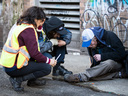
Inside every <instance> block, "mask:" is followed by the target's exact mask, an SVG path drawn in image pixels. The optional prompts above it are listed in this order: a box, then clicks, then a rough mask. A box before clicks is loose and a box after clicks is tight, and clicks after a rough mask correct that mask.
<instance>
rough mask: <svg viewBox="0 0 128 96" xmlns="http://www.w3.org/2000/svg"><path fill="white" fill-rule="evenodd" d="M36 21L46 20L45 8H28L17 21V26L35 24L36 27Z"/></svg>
mask: <svg viewBox="0 0 128 96" xmlns="http://www.w3.org/2000/svg"><path fill="white" fill-rule="evenodd" d="M35 19H37V20H42V21H44V19H46V15H45V13H44V11H43V8H40V7H37V6H32V7H30V8H28V9H27V10H26V11H25V12H24V13H23V14H22V15H21V16H20V18H19V19H18V20H17V25H21V24H22V23H24V22H26V23H27V24H33V25H34V26H35V27H36V23H35Z"/></svg>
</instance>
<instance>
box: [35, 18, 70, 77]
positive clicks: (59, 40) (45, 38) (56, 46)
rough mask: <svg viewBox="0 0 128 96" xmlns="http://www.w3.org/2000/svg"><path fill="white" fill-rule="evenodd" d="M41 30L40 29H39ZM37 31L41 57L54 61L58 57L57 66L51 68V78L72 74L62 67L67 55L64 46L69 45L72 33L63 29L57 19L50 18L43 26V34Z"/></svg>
mask: <svg viewBox="0 0 128 96" xmlns="http://www.w3.org/2000/svg"><path fill="white" fill-rule="evenodd" d="M40 29H41V28H40ZM37 31H38V36H39V44H40V51H41V53H42V54H43V55H45V56H47V57H49V58H52V57H54V56H55V59H57V57H58V56H59V55H60V57H59V58H58V60H57V64H56V66H55V67H53V73H52V75H53V76H58V75H62V76H64V75H65V74H72V72H71V71H68V70H67V69H66V68H64V66H62V65H60V64H61V63H64V58H65V54H67V50H66V46H67V45H68V44H70V42H71V38H72V33H71V32H70V31H69V30H68V29H66V28H65V27H64V23H63V22H62V21H61V20H60V19H59V18H57V17H55V16H51V17H50V18H47V20H46V21H45V22H44V24H43V31H44V32H43V34H42V32H39V30H37Z"/></svg>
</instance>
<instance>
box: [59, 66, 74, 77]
mask: <svg viewBox="0 0 128 96" xmlns="http://www.w3.org/2000/svg"><path fill="white" fill-rule="evenodd" d="M58 70H59V75H62V76H64V75H65V74H73V73H72V72H71V71H68V70H67V69H65V68H64V67H63V66H59V67H58Z"/></svg>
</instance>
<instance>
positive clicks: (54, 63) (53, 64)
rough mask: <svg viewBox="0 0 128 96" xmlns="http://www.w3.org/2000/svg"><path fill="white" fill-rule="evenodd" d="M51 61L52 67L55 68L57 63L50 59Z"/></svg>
mask: <svg viewBox="0 0 128 96" xmlns="http://www.w3.org/2000/svg"><path fill="white" fill-rule="evenodd" d="M50 60H51V61H50V65H51V66H52V67H54V66H55V65H56V63H57V61H56V60H54V59H50Z"/></svg>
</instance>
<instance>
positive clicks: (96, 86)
mask: <svg viewBox="0 0 128 96" xmlns="http://www.w3.org/2000/svg"><path fill="white" fill-rule="evenodd" d="M64 66H65V68H67V69H68V70H71V71H73V73H74V74H75V73H79V72H84V70H85V69H86V68H89V66H90V60H89V56H88V55H79V53H69V54H68V55H66V57H65V63H64ZM75 85H79V86H84V87H88V88H91V89H93V90H95V91H99V92H101V91H102V92H109V93H115V94H117V95H121V94H122V95H127V96H128V79H120V78H118V79H114V80H104V81H89V82H81V83H76V84H75Z"/></svg>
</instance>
